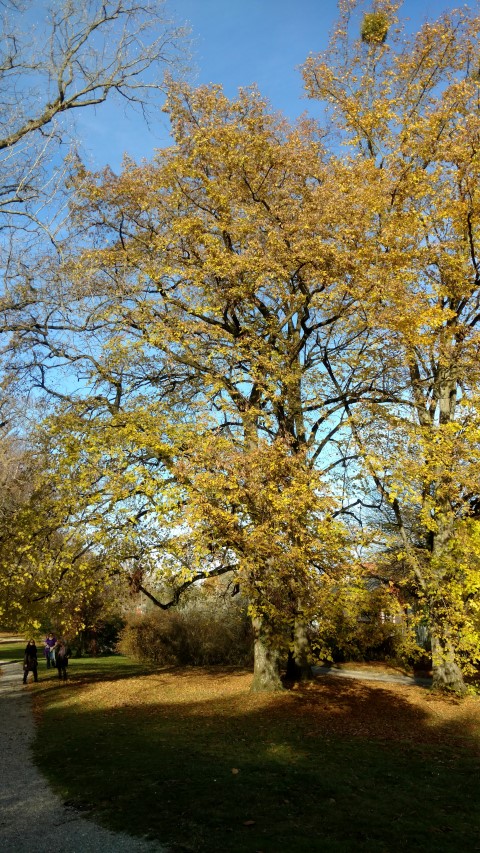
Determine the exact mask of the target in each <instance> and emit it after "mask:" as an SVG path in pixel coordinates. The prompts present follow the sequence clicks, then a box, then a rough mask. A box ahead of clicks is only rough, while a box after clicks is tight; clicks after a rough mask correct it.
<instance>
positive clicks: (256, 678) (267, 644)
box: [250, 616, 283, 693]
mask: <svg viewBox="0 0 480 853" xmlns="http://www.w3.org/2000/svg"><path fill="white" fill-rule="evenodd" d="M252 627H253V642H254V666H253V681H252V684H251V687H250V690H251V691H252V693H262V692H263V693H273V692H274V691H276V690H283V685H282V682H281V681H280V653H279V651H278V649H276V648H275V646H274V645H273V644H272V642H271V640H272V638H271V633H270V631H269V630H268V626H267V623H266V621H265V619H264V618H263V617H262V616H255V617H254V618H253V619H252Z"/></svg>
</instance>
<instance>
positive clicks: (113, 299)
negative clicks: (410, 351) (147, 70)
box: [29, 87, 376, 687]
mask: <svg viewBox="0 0 480 853" xmlns="http://www.w3.org/2000/svg"><path fill="white" fill-rule="evenodd" d="M169 111H170V116H171V121H172V133H173V135H174V139H175V144H174V145H173V146H172V148H171V149H168V150H166V151H162V152H159V153H158V154H157V156H156V158H155V159H154V161H153V162H152V163H151V164H147V165H145V164H144V165H141V166H137V165H135V164H134V163H127V164H126V167H125V169H124V171H123V172H122V174H121V175H119V176H115V175H113V174H112V173H111V172H109V171H108V170H107V171H106V172H104V173H103V174H101V175H97V176H95V175H88V174H87V173H85V172H84V171H83V170H80V172H79V175H78V189H77V196H76V199H75V201H74V205H73V209H72V219H73V221H74V224H75V227H76V229H77V231H76V235H77V236H76V239H77V248H76V249H75V251H74V252H71V253H70V257H69V259H68V260H67V261H66V263H65V264H64V265H63V267H62V271H61V277H60V278H59V280H58V290H56V291H55V290H54V288H53V282H52V281H51V282H50V284H49V293H48V294H45V302H46V312H45V313H44V314H43V315H42V316H41V315H40V313H38V312H37V311H35V312H32V315H31V323H30V327H31V329H32V335H31V337H30V339H29V346H31V347H32V348H33V351H34V352H35V353H36V359H37V361H38V363H39V364H41V372H42V383H43V384H44V385H45V387H50V388H52V387H53V386H55V392H56V393H57V394H58V379H57V371H58V369H59V368H60V367H62V369H64V367H65V365H67V364H68V365H70V368H71V369H72V370H73V371H76V375H77V378H78V380H79V382H80V383H81V385H82V389H83V390H82V391H80V392H79V393H78V394H72V393H71V392H70V391H69V392H68V393H67V392H66V391H65V392H64V394H65V400H64V402H63V404H62V407H61V411H59V413H58V415H57V416H56V417H55V418H53V419H52V421H51V431H52V435H53V438H54V440H57V441H58V442H59V446H60V447H63V455H59V454H57V455H56V456H55V459H56V460H57V459H58V463H57V461H56V462H55V465H56V468H57V472H59V474H60V479H61V483H62V484H63V488H64V489H65V487H66V484H67V474H68V482H69V484H70V486H69V487H71V486H72V484H74V483H75V481H77V483H78V485H77V493H78V494H80V495H81V496H82V498H83V501H84V506H85V511H88V512H89V513H90V520H89V524H90V525H93V526H95V525H97V527H98V531H99V533H98V535H99V536H100V537H102V536H105V537H107V538H108V537H111V536H112V535H116V534H115V531H119V530H121V532H122V537H123V543H124V554H125V557H127V556H128V554H129V555H130V559H131V560H133V561H134V563H135V565H136V578H137V581H136V582H137V584H138V586H139V588H141V587H142V582H143V579H144V578H146V577H147V572H146V571H144V573H143V574H142V568H141V566H142V564H143V565H144V566H145V569H147V568H148V571H149V572H152V571H155V570H156V571H157V572H158V570H159V569H161V570H162V571H165V570H166V569H168V570H170V569H171V567H172V565H173V566H174V567H175V569H174V570H175V572H176V573H177V574H176V577H177V583H178V585H179V587H181V586H182V585H183V584H184V583H189V582H190V581H191V580H192V579H193V578H195V577H196V576H199V577H202V576H204V574H205V573H206V572H207V573H208V572H210V573H211V572H215V573H220V572H221V571H227V570H228V571H234V572H235V574H236V577H237V580H239V581H240V582H241V584H242V586H243V587H244V589H245V592H246V593H247V594H248V596H249V599H250V603H251V611H252V616H253V617H254V620H255V626H256V630H257V639H258V643H257V652H258V654H257V658H256V667H257V668H256V678H255V684H256V685H257V686H260V687H266V686H267V687H272V686H279V681H278V675H277V672H276V663H277V662H276V659H275V649H276V640H275V639H274V635H275V634H276V632H277V631H278V630H279V623H282V621H283V623H284V624H285V623H287V624H288V625H289V626H290V629H291V630H292V631H293V634H294V646H295V649H296V656H297V663H298V666H299V668H300V670H303V671H305V670H306V669H307V661H306V659H305V658H306V654H305V640H306V634H305V625H306V622H308V619H309V618H311V616H312V614H313V612H314V599H315V588H316V585H317V584H318V583H319V581H320V580H321V577H322V575H323V574H324V573H328V572H335V571H336V570H337V569H339V568H340V565H341V564H343V566H344V562H345V559H346V555H347V549H346V547H345V544H344V541H345V536H344V532H342V530H341V528H340V525H339V523H338V522H337V521H336V520H335V514H336V513H337V512H338V510H339V509H340V508H341V506H342V501H343V500H344V499H346V496H345V495H344V494H343V493H342V486H343V484H344V478H343V477H340V478H338V477H336V476H335V475H336V472H337V471H338V470H344V469H343V468H342V465H344V464H345V448H344V442H345V441H346V436H345V435H344V421H345V419H346V414H345V406H344V402H345V398H347V399H350V400H356V399H358V396H359V394H360V387H361V388H362V391H363V393H364V394H365V396H366V397H368V396H369V394H370V396H372V398H374V397H375V394H376V391H375V388H374V386H373V384H372V382H371V378H369V379H368V385H367V374H368V371H366V370H364V369H363V368H362V369H360V368H359V370H358V374H356V373H355V370H356V366H357V365H358V364H359V360H360V358H361V352H362V351H364V350H365V346H366V342H365V340H364V337H365V328H366V327H365V322H364V318H363V316H361V315H360V314H359V313H358V312H355V311H354V310H353V309H354V306H355V299H354V297H353V296H352V294H351V293H350V292H349V288H348V286H347V284H346V278H347V277H348V276H352V275H353V271H354V269H355V266H356V264H357V260H356V255H355V253H354V251H353V249H354V248H355V247H357V246H358V244H359V240H360V239H361V234H362V230H363V212H362V210H361V209H360V208H359V207H358V206H357V205H356V204H352V203H350V202H348V203H345V199H344V196H343V191H342V187H343V185H344V184H345V183H346V181H347V180H348V178H347V174H346V172H345V167H344V166H343V165H342V164H341V163H340V162H337V161H334V160H333V159H330V158H328V157H327V155H326V152H325V151H324V149H323V146H322V144H321V142H320V140H319V138H318V135H317V129H316V127H315V126H314V125H313V124H311V123H309V122H303V123H301V124H300V125H298V126H296V127H293V128H292V127H289V126H288V124H287V123H286V122H284V121H283V120H282V119H280V118H279V117H277V116H273V115H272V114H271V113H270V112H269V110H268V107H267V105H266V104H265V103H264V101H263V100H262V99H261V98H260V97H259V95H258V94H257V93H256V92H254V91H253V92H243V93H241V94H240V96H239V98H238V99H237V100H236V101H234V102H230V101H229V100H228V99H227V98H226V97H225V96H224V95H223V93H222V91H221V89H220V88H219V87H213V88H203V89H200V90H198V91H190V90H188V89H187V88H185V87H172V90H171V94H170V98H169ZM339 234H343V239H342V240H340V239H338V235H339ZM347 235H350V238H349V239H347ZM72 245H74V239H73V237H72V239H71V243H70V246H72ZM367 337H368V333H367ZM46 353H48V355H49V358H48V359H45V354H46ZM339 362H342V381H341V385H340V387H338V386H337V387H336V386H335V385H334V384H333V383H332V382H331V380H330V374H329V370H328V369H327V366H328V365H330V364H331V363H334V364H336V365H338V364H339ZM363 363H364V364H365V363H366V362H365V361H364V362H363ZM49 371H50V372H51V376H52V378H51V379H50V378H49ZM59 488H60V489H61V488H62V485H61V484H59ZM67 494H68V489H67V490H66V494H65V501H68V497H67ZM78 506H79V503H78V502H77V503H76V507H78ZM114 518H115V520H114ZM72 520H73V514H72ZM147 526H148V535H147V534H146V529H145V528H146V527H147ZM166 530H167V531H169V532H168V534H166V533H165V531H166ZM127 531H128V535H127ZM142 531H143V532H142ZM187 539H189V540H190V543H189V544H188V543H187V542H186V540H187ZM167 540H168V543H167ZM147 543H152V545H151V549H150V553H151V554H152V555H153V557H151V558H150V560H149V561H148V560H147V558H146V555H145V552H146V551H147V550H148V549H147ZM167 544H168V547H167ZM181 548H183V549H184V550H183V551H182V550H181ZM192 548H193V549H195V548H196V551H195V550H193V551H192ZM162 549H163V554H164V555H168V554H169V555H170V556H164V557H162ZM185 549H186V550H185ZM185 554H187V555H188V560H186V559H185V556H184V555H185ZM172 555H173V556H172ZM182 555H183V556H182ZM269 638H270V640H271V643H270V649H268V650H267V651H265V649H266V646H268V644H269ZM270 664H272V665H271V666H270ZM266 665H268V666H270V676H269V677H266V676H265V667H266Z"/></svg>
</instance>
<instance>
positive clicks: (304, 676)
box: [286, 616, 313, 681]
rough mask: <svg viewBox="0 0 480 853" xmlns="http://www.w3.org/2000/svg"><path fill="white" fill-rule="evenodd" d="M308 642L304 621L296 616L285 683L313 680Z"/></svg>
mask: <svg viewBox="0 0 480 853" xmlns="http://www.w3.org/2000/svg"><path fill="white" fill-rule="evenodd" d="M309 658H310V640H309V639H308V633H307V625H306V622H305V621H304V619H302V618H301V617H300V616H297V617H296V619H295V625H294V629H293V651H289V653H288V661H287V672H286V678H287V681H311V680H312V679H313V672H312V667H311V664H310V659H309Z"/></svg>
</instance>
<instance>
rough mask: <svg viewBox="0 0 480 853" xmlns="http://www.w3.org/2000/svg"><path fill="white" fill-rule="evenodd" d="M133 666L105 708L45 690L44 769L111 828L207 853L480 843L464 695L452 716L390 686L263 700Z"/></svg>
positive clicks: (39, 746) (473, 735)
mask: <svg viewBox="0 0 480 853" xmlns="http://www.w3.org/2000/svg"><path fill="white" fill-rule="evenodd" d="M133 669H134V670H135V677H134V679H133V680H132V681H131V683H130V684H129V682H128V679H129V678H132V675H131V674H130V673H129V665H128V664H127V663H125V666H124V668H123V669H120V670H119V669H117V675H116V676H114V675H113V672H112V671H109V668H108V667H106V671H105V673H104V678H103V680H107V681H108V682H109V684H108V701H107V700H106V699H105V697H104V694H103V693H101V690H99V692H98V697H97V698H98V702H99V703H103V704H101V705H99V707H97V708H92V707H91V706H89V707H87V706H85V705H82V702H81V699H80V697H79V696H78V692H77V690H76V688H77V687H78V686H80V687H81V686H87V685H86V684H85V685H83V683H82V682H81V681H80V683H79V684H78V685H75V684H73V683H72V685H71V687H72V692H70V691H69V690H67V691H66V692H65V691H62V692H57V691H48V694H44V696H43V701H44V708H43V712H42V721H41V728H40V731H39V735H38V738H37V742H36V747H35V751H36V756H37V760H38V762H39V763H40V765H41V767H42V769H43V770H44V771H45V772H47V774H48V775H49V776H50V778H51V779H52V780H53V781H54V783H55V784H56V785H57V786H58V787H59V788H60V789H61V790H62V791H63V793H64V797H65V799H66V800H69V801H70V802H71V801H72V800H73V801H74V802H76V803H77V805H78V807H79V808H81V807H82V806H83V807H85V806H86V807H89V808H91V809H92V812H91V814H92V816H94V817H95V819H97V820H101V821H102V822H105V823H106V824H107V825H108V826H111V827H113V828H115V829H119V830H124V831H127V832H131V833H134V834H135V833H137V834H145V833H147V834H149V835H150V836H151V837H153V838H157V839H159V840H160V841H162V842H168V843H170V844H171V845H173V849H175V850H177V851H198V853H217V851H218V853H219V852H220V851H222V853H224V851H229V853H230V851H231V853H255V851H262V853H279V851H282V853H312V851H328V853H345V851H367V850H368V851H378V852H379V853H386V851H390V853H394V851H397V850H400V849H406V850H409V851H410V850H415V851H416V850H418V851H420V850H422V851H424V853H433V851H435V853H437V851H439V850H441V851H452V853H457V851H458V850H459V849H463V848H470V849H471V850H475V849H479V844H478V837H479V831H480V820H479V814H480V810H479V808H478V806H479V802H478V771H479V769H480V766H479V761H478V757H477V755H476V754H475V750H474V747H475V748H476V751H477V753H478V731H476V729H475V715H474V716H473V717H470V716H469V715H468V713H467V712H466V713H465V714H462V708H463V707H464V706H459V707H458V708H457V707H456V704H455V703H456V702H457V700H452V703H453V705H452V707H451V710H454V711H455V712H458V713H457V716H456V717H455V719H453V718H451V719H445V720H444V721H442V719H441V717H440V718H439V716H438V713H436V712H432V710H430V709H429V707H428V704H427V705H425V703H423V704H421V703H417V702H415V701H411V700H409V699H408V698H405V697H402V696H401V695H400V692H399V690H398V688H397V690H395V691H394V690H392V689H390V688H389V687H388V686H387V685H385V686H383V685H382V686H381V687H380V686H378V685H376V686H375V687H372V686H370V685H367V684H365V683H363V682H353V681H351V682H346V681H340V680H338V681H337V680H334V679H324V680H322V681H321V682H318V683H316V684H315V685H314V686H313V687H312V688H310V689H308V688H302V689H299V690H293V691H289V692H285V693H282V694H276V695H274V696H269V695H265V694H263V695H262V694H261V695H254V694H250V693H248V690H247V679H246V677H245V675H244V674H243V673H238V672H237V671H233V672H226V671H225V670H219V669H216V668H211V669H202V670H201V671H198V670H196V671H193V670H192V671H187V672H185V671H179V670H177V669H171V670H165V669H163V670H160V671H158V670H157V671H155V672H154V674H153V676H154V677H153V678H151V671H150V675H149V674H148V673H145V672H143V673H142V672H139V668H138V667H135V666H134V667H133ZM97 672H98V670H97ZM139 676H140V677H139ZM99 677H100V676H99ZM114 681H116V682H118V683H117V685H116V687H115V685H114V683H113V682H114ZM217 687H218V691H217V690H215V689H214V688H217ZM100 688H101V685H100ZM96 689H97V687H96V686H95V685H93V686H92V690H93V693H92V696H93V698H95V697H96V695H97V694H96V693H95V690H96ZM74 690H75V694H76V698H75V701H74V702H70V703H69V696H72V695H74V693H73V691H74ZM209 691H210V693H211V695H209ZM82 692H83V691H82ZM147 694H148V695H147ZM422 695H424V691H422ZM58 697H61V699H60V701H59V699H58ZM102 697H103V698H102ZM79 699H80V701H79ZM115 702H117V704H115ZM442 707H443V706H442ZM444 707H445V708H446V709H447V711H448V705H445V706H444ZM476 719H477V720H478V716H477V717H476ZM48 729H51V730H55V731H58V730H60V731H61V733H62V736H61V738H53V739H49V738H48V737H45V733H46V731H47V730H48Z"/></svg>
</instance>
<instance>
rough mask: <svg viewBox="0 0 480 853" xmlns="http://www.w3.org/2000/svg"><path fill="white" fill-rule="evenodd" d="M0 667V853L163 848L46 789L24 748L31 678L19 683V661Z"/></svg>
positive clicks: (149, 852) (145, 852)
mask: <svg viewBox="0 0 480 853" xmlns="http://www.w3.org/2000/svg"><path fill="white" fill-rule="evenodd" d="M0 657H1V650H0ZM0 667H1V675H0V719H1V721H2V731H1V735H0V738H1V744H0V747H1V748H0V851H1V853H168V848H167V847H162V846H161V845H159V844H157V843H155V842H152V841H148V840H147V839H142V838H133V837H132V836H130V835H125V834H121V833H117V832H111V831H110V830H108V829H104V828H103V827H101V826H99V825H98V824H96V823H94V822H93V821H90V820H87V819H86V818H85V817H84V816H83V815H82V814H80V813H79V812H78V811H76V810H75V809H73V808H71V807H69V806H66V805H65V804H64V803H63V802H62V800H61V798H60V797H58V796H57V794H55V793H54V792H53V791H52V789H51V788H50V787H49V785H48V782H47V781H46V779H45V778H44V777H43V776H42V775H41V773H40V772H39V770H38V769H37V768H36V766H35V765H34V763H33V760H32V756H31V751H30V750H31V744H32V741H33V738H34V734H35V730H34V721H33V714H32V707H31V699H30V695H31V684H27V685H26V686H25V685H23V684H22V679H23V672H22V666H21V664H20V663H17V662H3V661H1V660H0ZM30 678H31V676H30ZM52 736H53V737H55V733H53V734H52Z"/></svg>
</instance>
